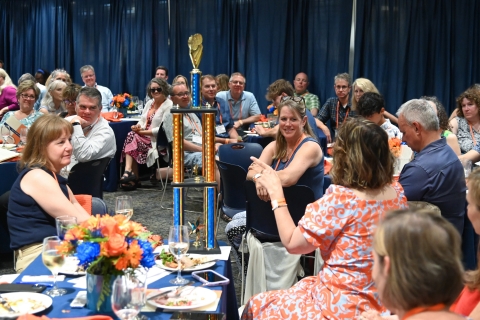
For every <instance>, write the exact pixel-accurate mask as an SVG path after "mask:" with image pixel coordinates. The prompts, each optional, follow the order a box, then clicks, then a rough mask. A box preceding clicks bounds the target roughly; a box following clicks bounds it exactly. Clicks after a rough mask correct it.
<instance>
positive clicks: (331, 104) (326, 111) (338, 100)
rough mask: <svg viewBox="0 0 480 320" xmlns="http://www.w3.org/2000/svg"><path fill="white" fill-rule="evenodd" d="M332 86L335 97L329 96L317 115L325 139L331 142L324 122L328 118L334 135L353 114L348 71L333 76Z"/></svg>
mask: <svg viewBox="0 0 480 320" xmlns="http://www.w3.org/2000/svg"><path fill="white" fill-rule="evenodd" d="M333 88H334V89H335V94H336V97H332V98H329V99H328V100H327V102H325V104H324V105H323V107H322V109H320V112H319V113H318V115H317V118H318V119H319V120H320V125H319V127H320V129H322V131H323V133H325V135H326V136H327V141H328V142H331V141H332V137H331V134H330V130H329V129H328V127H327V126H326V125H325V123H326V122H327V121H328V120H330V127H331V128H332V129H333V130H334V132H335V135H336V132H337V130H338V128H339V127H340V126H341V125H342V123H343V122H344V121H345V119H346V118H348V117H350V116H355V112H354V111H352V107H351V104H350V90H351V85H350V76H349V75H348V73H340V74H337V75H336V76H335V79H334V85H333Z"/></svg>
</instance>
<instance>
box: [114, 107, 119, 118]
mask: <svg viewBox="0 0 480 320" xmlns="http://www.w3.org/2000/svg"><path fill="white" fill-rule="evenodd" d="M113 119H118V109H117V108H115V109H113Z"/></svg>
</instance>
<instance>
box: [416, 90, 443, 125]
mask: <svg viewBox="0 0 480 320" xmlns="http://www.w3.org/2000/svg"><path fill="white" fill-rule="evenodd" d="M420 99H423V100H427V101H431V102H433V103H435V106H436V107H437V117H438V125H439V127H440V129H442V130H450V125H449V124H448V114H447V111H445V107H444V106H443V104H442V103H441V102H440V100H438V98H437V97H435V96H422V97H420Z"/></svg>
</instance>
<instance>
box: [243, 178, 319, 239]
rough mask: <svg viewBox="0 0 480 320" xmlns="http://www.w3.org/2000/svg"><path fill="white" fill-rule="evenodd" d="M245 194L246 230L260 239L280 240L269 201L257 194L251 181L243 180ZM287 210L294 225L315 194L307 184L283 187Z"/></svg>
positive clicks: (312, 200) (313, 199)
mask: <svg viewBox="0 0 480 320" xmlns="http://www.w3.org/2000/svg"><path fill="white" fill-rule="evenodd" d="M244 186H245V196H246V198H247V204H246V205H247V208H246V212H247V223H246V231H247V232H248V231H253V232H255V233H256V236H257V238H258V239H259V240H260V241H262V240H263V241H269V242H274V241H280V237H279V233H278V228H277V222H276V220H275V215H274V212H273V211H272V206H271V204H270V202H265V201H263V200H261V199H260V198H259V197H258V195H257V189H256V187H255V183H254V182H253V181H249V180H248V181H245V183H244ZM283 193H284V195H285V200H286V202H287V206H288V211H289V212H290V215H291V216H292V219H293V222H294V223H295V225H297V224H298V221H300V219H301V218H302V217H303V215H304V214H305V209H306V207H307V205H308V204H309V203H312V202H314V201H315V200H316V199H315V195H314V194H313V191H312V189H310V188H309V187H307V186H301V185H294V186H290V187H286V188H283Z"/></svg>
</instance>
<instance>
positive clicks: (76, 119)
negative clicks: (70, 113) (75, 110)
mask: <svg viewBox="0 0 480 320" xmlns="http://www.w3.org/2000/svg"><path fill="white" fill-rule="evenodd" d="M74 122H80V126H81V127H82V128H85V127H86V126H87V122H86V121H85V120H83V119H82V118H80V117H79V116H75V117H73V118H72V120H70V123H74Z"/></svg>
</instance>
